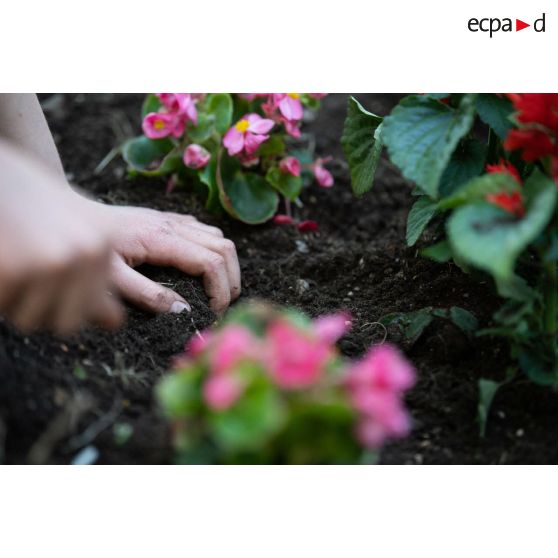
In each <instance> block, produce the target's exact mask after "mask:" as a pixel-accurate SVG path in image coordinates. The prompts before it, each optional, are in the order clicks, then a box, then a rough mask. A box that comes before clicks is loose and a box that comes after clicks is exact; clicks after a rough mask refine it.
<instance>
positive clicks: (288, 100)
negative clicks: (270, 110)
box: [273, 93, 303, 122]
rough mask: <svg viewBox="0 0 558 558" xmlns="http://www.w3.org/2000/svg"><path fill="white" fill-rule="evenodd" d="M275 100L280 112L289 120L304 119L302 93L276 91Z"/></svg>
mask: <svg viewBox="0 0 558 558" xmlns="http://www.w3.org/2000/svg"><path fill="white" fill-rule="evenodd" d="M273 100H274V103H275V104H276V105H277V107H278V108H279V112H280V113H281V114H282V115H283V117H284V118H285V119H286V120H288V121H289V122H293V121H295V122H296V121H298V120H301V119H302V114H303V109H302V103H301V102H300V93H274V94H273Z"/></svg>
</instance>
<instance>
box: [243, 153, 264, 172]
mask: <svg viewBox="0 0 558 558" xmlns="http://www.w3.org/2000/svg"><path fill="white" fill-rule="evenodd" d="M239 159H240V163H241V165H242V166H243V167H246V168H247V169H249V168H250V167H255V166H256V165H257V164H258V163H259V162H260V158H259V157H255V156H254V155H246V154H245V153H242V154H241V155H240V156H239Z"/></svg>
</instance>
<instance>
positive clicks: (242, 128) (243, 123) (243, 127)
mask: <svg viewBox="0 0 558 558" xmlns="http://www.w3.org/2000/svg"><path fill="white" fill-rule="evenodd" d="M249 127H250V122H248V120H246V118H243V119H242V120H239V121H238V122H237V123H236V126H235V128H236V129H237V130H238V131H239V132H241V133H242V134H243V133H244V132H246V131H247V130H248V128H249Z"/></svg>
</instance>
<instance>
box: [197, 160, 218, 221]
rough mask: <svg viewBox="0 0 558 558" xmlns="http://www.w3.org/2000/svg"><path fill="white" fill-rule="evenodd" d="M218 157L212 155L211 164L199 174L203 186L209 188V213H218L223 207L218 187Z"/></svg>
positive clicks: (207, 207)
mask: <svg viewBox="0 0 558 558" xmlns="http://www.w3.org/2000/svg"><path fill="white" fill-rule="evenodd" d="M216 173H217V156H216V155H214V154H212V155H211V159H210V160H209V164H208V165H206V166H205V167H204V168H203V169H202V170H201V171H200V172H199V174H198V176H199V178H200V181H201V182H202V184H205V185H206V186H207V199H206V201H205V207H206V209H208V210H209V211H217V210H218V209H219V208H220V207H221V201H220V200H219V187H218V186H217V179H216Z"/></svg>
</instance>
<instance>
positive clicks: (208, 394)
mask: <svg viewBox="0 0 558 558" xmlns="http://www.w3.org/2000/svg"><path fill="white" fill-rule="evenodd" d="M241 394H242V386H241V385H240V382H239V381H238V380H237V379H236V378H235V377H234V376H210V377H209V378H208V379H207V380H206V381H205V383H204V385H203V399H204V401H205V403H206V404H207V406H208V407H210V408H211V409H213V410H214V411H225V410H226V409H229V408H230V407H231V406H232V405H234V403H236V401H237V400H238V398H239V397H240V396H241Z"/></svg>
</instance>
